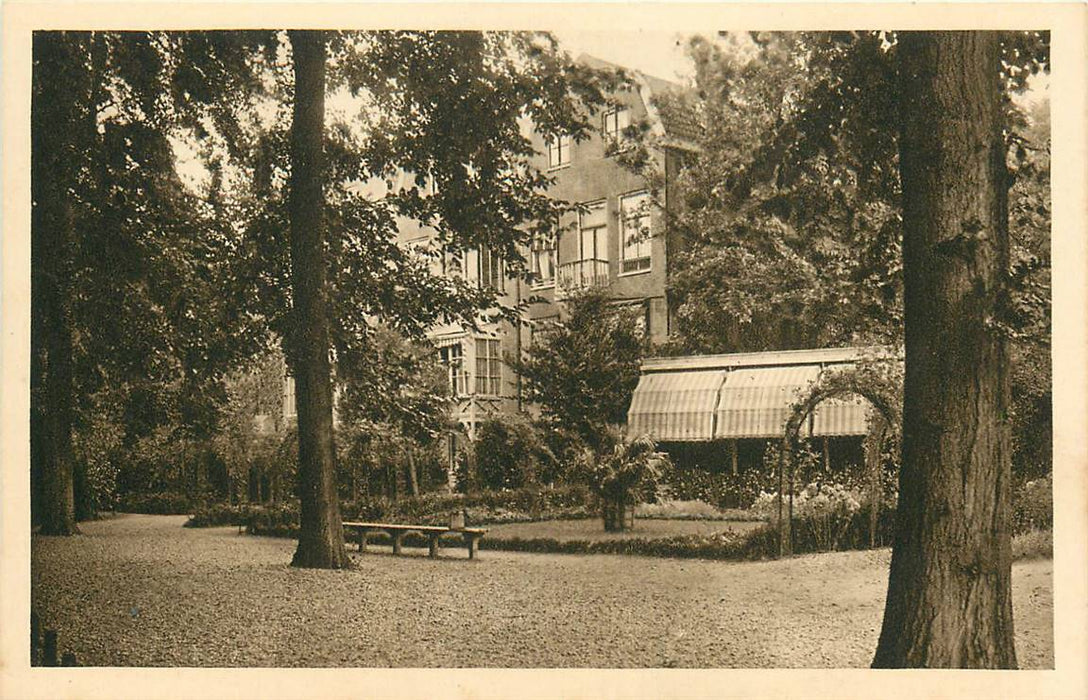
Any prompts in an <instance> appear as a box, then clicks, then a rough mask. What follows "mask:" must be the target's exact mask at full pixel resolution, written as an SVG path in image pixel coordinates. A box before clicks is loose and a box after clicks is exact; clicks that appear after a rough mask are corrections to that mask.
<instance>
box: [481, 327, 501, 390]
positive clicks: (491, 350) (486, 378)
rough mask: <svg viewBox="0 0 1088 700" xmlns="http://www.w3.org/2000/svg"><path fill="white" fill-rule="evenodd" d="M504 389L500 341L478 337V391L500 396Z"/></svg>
mask: <svg viewBox="0 0 1088 700" xmlns="http://www.w3.org/2000/svg"><path fill="white" fill-rule="evenodd" d="M501 391H502V356H501V355H500V354H499V341H498V340H491V339H489V338H477V339H476V393H477V394H483V395H485V396H499V395H500V393H501Z"/></svg>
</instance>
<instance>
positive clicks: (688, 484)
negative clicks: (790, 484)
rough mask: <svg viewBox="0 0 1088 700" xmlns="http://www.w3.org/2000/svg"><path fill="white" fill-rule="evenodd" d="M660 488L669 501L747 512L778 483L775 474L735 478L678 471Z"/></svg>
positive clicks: (762, 472) (693, 470)
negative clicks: (678, 500) (703, 504)
mask: <svg viewBox="0 0 1088 700" xmlns="http://www.w3.org/2000/svg"><path fill="white" fill-rule="evenodd" d="M772 482H773V483H772ZM662 486H663V488H664V490H665V492H666V493H668V495H669V496H671V497H672V498H678V499H682V500H688V499H694V500H699V501H704V502H706V503H709V504H711V505H713V506H715V507H717V508H721V509H724V508H748V507H749V506H751V505H752V502H753V501H755V499H756V498H757V497H758V496H759V494H760V492H761V491H766V490H768V489H772V488H777V486H778V479H777V477H776V476H775V472H774V471H767V470H760V469H748V470H745V471H742V472H739V473H738V474H737V475H736V476H734V475H733V474H731V473H727V472H712V471H708V470H706V469H700V468H689V469H683V468H679V467H678V468H675V469H670V470H668V471H667V472H666V474H665V478H664V480H663V483H662Z"/></svg>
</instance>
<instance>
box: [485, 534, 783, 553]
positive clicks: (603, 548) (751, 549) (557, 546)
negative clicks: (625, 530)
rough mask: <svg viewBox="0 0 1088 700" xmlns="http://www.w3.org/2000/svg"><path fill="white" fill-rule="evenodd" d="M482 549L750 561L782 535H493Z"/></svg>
mask: <svg viewBox="0 0 1088 700" xmlns="http://www.w3.org/2000/svg"><path fill="white" fill-rule="evenodd" d="M772 545H773V547H772ZM480 548H481V549H492V550H508V551H515V552H541V553H553V554H627V555H637V556H647V557H677V558H684V559H716V560H731V561H746V560H754V559H765V558H769V557H772V556H774V555H775V554H777V553H778V538H777V535H776V534H775V532H774V531H773V530H772V529H771V528H770V527H769V526H765V527H760V528H756V529H753V530H749V531H747V532H734V531H728V532H719V533H714V534H709V535H677V536H675V537H665V538H651V539H645V538H640V537H634V538H628V539H613V540H556V539H553V538H551V537H535V538H520V537H510V538H503V537H491V536H489V537H484V538H483V539H482V540H480Z"/></svg>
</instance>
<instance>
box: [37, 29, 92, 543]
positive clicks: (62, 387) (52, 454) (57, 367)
mask: <svg viewBox="0 0 1088 700" xmlns="http://www.w3.org/2000/svg"><path fill="white" fill-rule="evenodd" d="M33 41H34V48H33V52H34V69H33V83H34V87H33V96H32V98H31V99H32V106H31V122H32V127H31V131H32V154H31V191H32V192H31V194H32V199H33V213H32V219H31V236H30V240H31V254H30V255H31V264H30V267H31V378H30V386H31V394H30V396H31V409H30V413H31V415H30V418H31V421H30V425H31V431H30V453H31V465H32V473H33V474H34V476H35V477H36V479H35V480H36V482H37V483H36V484H35V491H36V496H37V504H36V508H35V511H36V512H35V513H34V515H35V516H36V518H37V520H38V521H39V522H40V523H41V532H42V534H47V535H71V534H73V533H75V532H77V529H76V524H75V493H74V484H73V478H72V477H73V472H72V462H73V456H72V421H73V406H74V403H75V400H74V397H73V375H72V317H71V302H70V297H71V292H70V286H71V276H72V271H71V259H72V247H73V246H74V245H75V212H74V209H73V206H74V205H73V202H72V194H71V192H70V189H71V186H72V185H74V180H75V177H76V175H77V173H78V172H79V168H80V163H79V162H78V154H79V150H78V146H77V144H75V143H74V139H75V135H76V134H78V133H80V131H81V128H80V127H82V126H83V124H82V123H81V122H82V121H83V118H82V117H81V110H80V105H81V104H83V99H81V98H83V97H85V96H86V88H87V85H86V83H87V75H86V73H87V71H86V69H85V66H84V64H83V59H82V54H83V51H82V50H81V48H80V44H81V43H82V42H80V40H79V37H76V36H73V35H72V33H66V32H35V33H34V40H33Z"/></svg>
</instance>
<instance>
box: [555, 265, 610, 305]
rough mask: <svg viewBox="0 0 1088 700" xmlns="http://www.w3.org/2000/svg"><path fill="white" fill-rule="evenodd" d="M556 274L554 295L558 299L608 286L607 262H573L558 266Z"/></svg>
mask: <svg viewBox="0 0 1088 700" xmlns="http://www.w3.org/2000/svg"><path fill="white" fill-rule="evenodd" d="M556 272H557V274H556V279H555V295H556V297H558V298H563V297H567V296H570V295H571V294H573V293H574V292H577V291H580V290H583V289H592V288H596V287H606V286H608V261H607V260H596V259H589V260H575V261H574V262H569V263H564V264H563V265H560V266H559V269H558V270H557V271H556Z"/></svg>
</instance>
